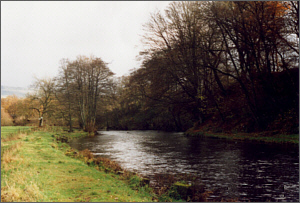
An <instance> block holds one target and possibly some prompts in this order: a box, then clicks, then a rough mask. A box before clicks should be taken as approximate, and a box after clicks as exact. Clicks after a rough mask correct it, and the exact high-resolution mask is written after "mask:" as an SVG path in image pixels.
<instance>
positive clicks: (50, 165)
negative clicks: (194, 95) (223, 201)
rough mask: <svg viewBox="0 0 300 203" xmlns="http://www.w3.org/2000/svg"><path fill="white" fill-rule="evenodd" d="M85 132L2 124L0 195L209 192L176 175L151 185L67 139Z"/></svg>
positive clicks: (188, 196) (192, 195) (43, 197)
mask: <svg viewBox="0 0 300 203" xmlns="http://www.w3.org/2000/svg"><path fill="white" fill-rule="evenodd" d="M83 136H87V133H86V132H82V131H75V132H73V133H67V132H65V131H63V130H62V128H58V127H51V129H49V128H47V129H44V128H42V129H41V128H33V127H18V126H9V127H1V201H4V202H11V201H22V202H28V201H30V202H32V201H35V202H40V201H47V202H53V201H55V202H66V201H68V202H70V201H76V202H80V201H89V202H92V201H96V202H115V201H121V202H152V201H187V200H188V201H193V200H194V201H205V200H206V197H207V196H208V195H209V191H204V189H203V187H200V188H199V189H197V187H196V186H193V187H190V186H189V185H187V184H186V183H184V182H181V183H180V182H177V183H175V179H174V178H173V181H170V182H169V185H164V187H161V188H159V189H157V188H156V190H155V189H153V188H151V187H149V181H148V180H147V179H144V178H142V177H140V176H138V175H137V174H134V173H132V172H129V171H126V170H123V169H122V168H121V167H120V166H119V165H118V164H117V163H115V162H113V161H110V160H108V159H106V158H101V157H98V158H95V157H93V154H92V153H91V152H90V151H88V150H84V151H81V152H78V151H75V150H73V149H71V148H70V147H69V145H68V144H66V142H68V140H69V139H73V138H79V137H83ZM169 180H170V178H169ZM165 181H166V180H165ZM173 183H175V184H173ZM178 188H179V189H178Z"/></svg>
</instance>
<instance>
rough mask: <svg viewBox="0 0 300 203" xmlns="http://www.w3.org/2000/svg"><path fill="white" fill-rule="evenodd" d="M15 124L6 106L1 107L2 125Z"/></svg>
mask: <svg viewBox="0 0 300 203" xmlns="http://www.w3.org/2000/svg"><path fill="white" fill-rule="evenodd" d="M11 125H13V119H12V117H11V116H10V115H9V113H7V112H6V110H5V109H4V108H1V126H11Z"/></svg>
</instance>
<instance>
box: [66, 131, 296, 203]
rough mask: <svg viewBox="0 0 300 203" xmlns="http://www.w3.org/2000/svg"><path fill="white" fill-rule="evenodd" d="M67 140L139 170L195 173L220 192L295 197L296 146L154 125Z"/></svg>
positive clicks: (267, 198) (251, 197)
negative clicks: (190, 134) (197, 135)
mask: <svg viewBox="0 0 300 203" xmlns="http://www.w3.org/2000/svg"><path fill="white" fill-rule="evenodd" d="M100 133H101V135H98V136H95V137H87V138H83V139H80V140H75V141H73V142H72V143H70V145H71V146H72V147H74V148H76V149H78V150H84V149H89V150H91V151H92V152H94V154H95V155H100V156H103V157H107V158H110V159H112V160H114V161H117V162H118V163H120V165H121V166H122V167H123V168H126V169H129V170H132V171H136V172H138V173H139V174H141V175H144V176H147V177H150V178H151V177H153V176H154V175H155V174H178V173H180V174H182V173H187V174H193V175H196V176H198V177H201V180H202V182H203V183H204V184H205V186H206V187H207V188H209V189H211V190H214V191H216V192H215V194H217V193H218V194H219V195H220V196H222V197H224V198H239V200H241V201H242V200H245V201H247V200H250V201H298V200H299V149H298V146H294V145H275V144H272V145H271V144H258V143H247V142H235V141H226V140H220V139H212V138H193V137H185V136H183V134H182V133H166V132H157V131H101V132H100Z"/></svg>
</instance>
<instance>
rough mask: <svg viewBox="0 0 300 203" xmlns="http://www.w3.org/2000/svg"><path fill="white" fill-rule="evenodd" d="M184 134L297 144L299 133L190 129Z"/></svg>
mask: <svg viewBox="0 0 300 203" xmlns="http://www.w3.org/2000/svg"><path fill="white" fill-rule="evenodd" d="M184 134H185V135H186V136H192V137H202V136H206V137H214V138H220V139H228V140H237V141H253V142H265V143H279V144H299V134H290V135H284V134H277V133H274V132H260V133H215V132H211V131H201V130H193V129H190V130H188V131H186V132H185V133H184Z"/></svg>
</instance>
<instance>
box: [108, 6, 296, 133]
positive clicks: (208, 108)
mask: <svg viewBox="0 0 300 203" xmlns="http://www.w3.org/2000/svg"><path fill="white" fill-rule="evenodd" d="M144 28H145V31H146V34H145V36H144V38H143V40H144V44H145V47H146V48H145V50H143V51H142V52H141V53H140V59H141V60H142V67H141V68H140V69H137V70H135V71H133V72H132V73H131V75H130V76H129V77H128V78H126V79H124V80H123V86H122V88H121V89H122V91H121V93H120V95H119V107H118V108H115V109H114V110H113V111H112V112H111V114H110V115H109V116H110V117H111V125H112V126H113V127H116V128H119V129H127V128H129V129H136V128H139V129H164V130H186V129H187V128H189V127H191V126H193V123H196V125H199V126H204V125H205V124H206V125H208V124H209V123H210V125H211V127H212V128H214V129H215V130H216V129H219V130H226V129H228V130H236V131H245V132H251V131H255V130H271V129H280V128H281V129H282V128H284V126H282V125H281V124H283V123H284V125H286V126H285V127H286V128H285V130H287V131H290V132H291V131H297V130H298V117H299V116H298V103H299V89H298V84H299V77H298V75H299V74H298V66H299V63H298V61H299V49H298V47H299V2H293V1H291V2H277V1H276V2H274V1H259V2H256V1H255V2H253V1H249V2H173V3H171V4H170V5H169V6H168V8H167V9H166V10H165V13H160V12H157V13H153V14H152V15H151V19H150V21H149V22H148V23H146V24H145V27H144ZM278 122H279V123H280V124H279V123H278Z"/></svg>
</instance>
